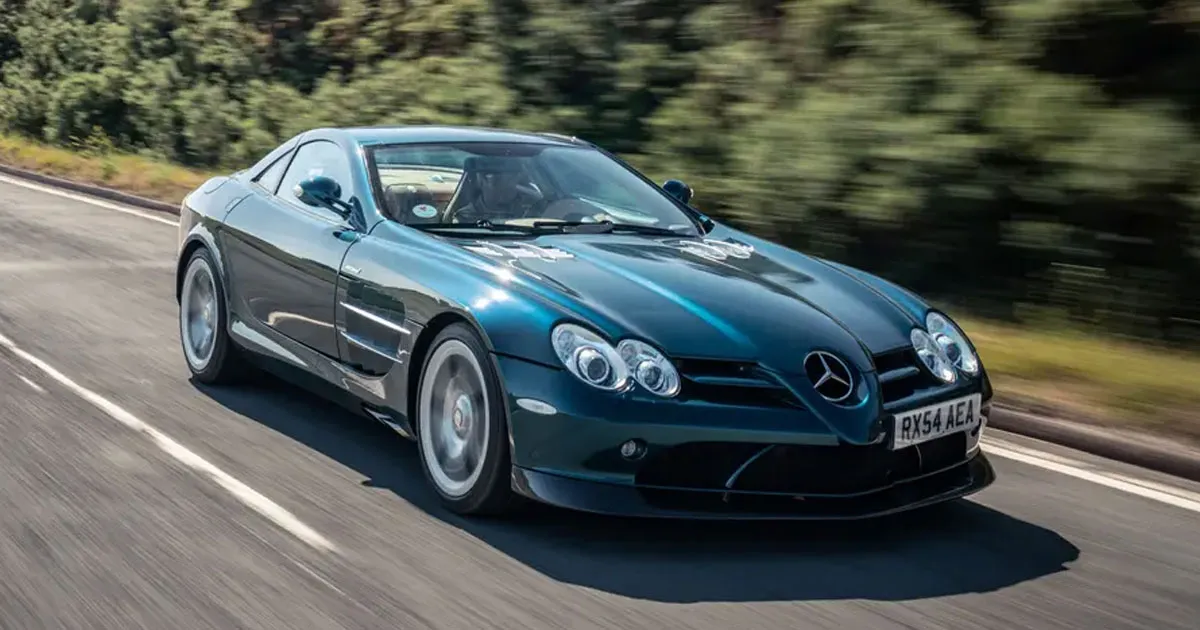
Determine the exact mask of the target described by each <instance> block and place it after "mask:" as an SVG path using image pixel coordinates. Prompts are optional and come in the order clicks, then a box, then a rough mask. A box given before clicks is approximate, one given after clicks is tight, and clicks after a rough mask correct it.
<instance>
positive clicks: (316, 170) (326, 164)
mask: <svg viewBox="0 0 1200 630" xmlns="http://www.w3.org/2000/svg"><path fill="white" fill-rule="evenodd" d="M316 175H324V176H326V177H329V178H332V179H333V181H335V182H337V183H338V184H341V186H342V200H343V201H345V200H349V198H350V162H349V161H348V160H347V159H346V154H345V153H343V152H342V149H341V147H339V146H338V145H336V144H334V143H332V142H329V141H328V140H317V141H315V142H310V143H308V144H306V145H304V146H302V147H300V148H299V149H298V150H297V151H296V159H294V160H292V164H291V166H289V167H288V170H287V174H286V175H284V176H283V179H282V181H281V182H280V185H279V192H278V193H277V194H278V195H279V197H280V198H282V199H284V200H286V201H288V202H289V203H294V204H296V205H298V206H302V207H306V208H307V207H308V206H305V205H304V203H303V202H301V201H300V200H299V199H297V198H296V195H295V194H294V193H293V192H292V191H293V190H294V189H295V188H296V184H299V183H300V182H302V181H304V180H306V179H308V178H310V177H313V176H316Z"/></svg>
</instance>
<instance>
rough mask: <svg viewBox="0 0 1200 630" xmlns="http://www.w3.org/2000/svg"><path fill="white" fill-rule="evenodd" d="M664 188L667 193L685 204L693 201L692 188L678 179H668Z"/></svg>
mask: <svg viewBox="0 0 1200 630" xmlns="http://www.w3.org/2000/svg"><path fill="white" fill-rule="evenodd" d="M662 187H663V190H665V191H667V194H668V195H671V196H672V197H674V198H676V199H678V200H680V201H682V202H683V203H689V202H690V201H691V200H692V188H691V186H688V185H687V184H685V183H683V182H682V181H680V180H678V179H668V180H667V181H666V183H664V184H663V186H662Z"/></svg>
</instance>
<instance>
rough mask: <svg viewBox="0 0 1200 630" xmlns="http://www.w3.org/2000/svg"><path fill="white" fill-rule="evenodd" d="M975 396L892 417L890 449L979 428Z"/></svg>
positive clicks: (979, 397)
mask: <svg viewBox="0 0 1200 630" xmlns="http://www.w3.org/2000/svg"><path fill="white" fill-rule="evenodd" d="M982 398H983V397H982V396H981V395H979V394H971V395H970V396H964V397H962V398H955V399H953V400H947V401H945V402H940V403H937V404H936V405H929V406H926V407H919V408H917V409H910V410H909V411H902V412H900V413H898V414H896V417H895V421H894V423H895V424H894V425H893V428H892V449H893V450H898V449H902V448H905V447H909V446H912V445H914V444H920V443H922V442H928V441H930V440H936V439H938V438H940V437H943V436H946V435H950V434H952V433H959V432H961V431H974V430H975V429H976V428H978V427H979V424H980V421H981V418H980V416H979V404H980V402H981V401H982Z"/></svg>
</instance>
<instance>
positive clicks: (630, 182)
mask: <svg viewBox="0 0 1200 630" xmlns="http://www.w3.org/2000/svg"><path fill="white" fill-rule="evenodd" d="M372 157H373V160H372V162H373V169H374V172H373V173H372V177H374V178H375V179H376V181H377V182H378V184H379V188H380V190H382V191H383V200H382V202H383V203H382V205H383V208H384V210H385V213H386V214H387V216H388V218H389V219H392V220H393V221H397V222H399V223H404V224H406V225H411V226H413V227H416V228H426V229H432V228H469V229H491V230H497V229H499V230H517V231H521V230H525V231H528V230H530V229H538V230H543V229H553V228H554V227H556V226H562V227H565V226H581V227H583V226H586V224H593V223H594V224H597V226H595V227H610V228H611V227H616V228H621V229H640V230H642V231H646V232H664V233H665V232H675V233H679V234H695V233H696V232H697V228H696V224H695V223H694V222H693V220H692V219H691V218H690V217H689V216H688V215H687V214H686V213H685V212H684V211H683V210H681V209H680V208H679V206H677V205H676V204H675V203H674V202H673V201H672V200H671V199H670V198H668V197H667V195H666V193H664V192H663V191H662V190H661V189H659V188H657V187H656V186H654V185H653V184H651V183H649V182H647V181H646V180H644V179H642V178H641V177H639V176H638V175H637V174H635V173H634V172H632V171H631V170H629V169H628V168H627V167H625V166H624V165H623V164H621V163H620V162H618V161H616V160H614V159H612V158H611V157H609V156H608V155H606V154H605V153H603V152H601V151H598V150H596V149H594V148H589V147H575V146H562V145H545V144H533V143H483V142H460V143H443V144H406V145H388V146H381V147H377V148H374V149H372ZM587 227H588V228H591V227H592V226H587ZM589 231H594V229H590V230H589Z"/></svg>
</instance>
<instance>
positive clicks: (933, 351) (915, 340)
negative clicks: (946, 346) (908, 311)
mask: <svg viewBox="0 0 1200 630" xmlns="http://www.w3.org/2000/svg"><path fill="white" fill-rule="evenodd" d="M910 337H911V339H912V345H913V349H914V350H916V351H917V356H918V357H920V359H921V363H924V364H925V367H927V368H929V371H930V372H933V375H934V376H936V377H938V379H940V380H941V381H942V382H944V383H953V382H954V379H955V378H957V374H956V373H955V371H954V362H953V361H951V360H950V357H948V356H946V352H945V351H944V350H942V348H941V346H939V345H938V344H937V342H935V341H934V340H933V337H931V336H930V335H929V333H927V332H925V331H924V330H921V329H920V328H914V329H913V331H912V334H911V335H910Z"/></svg>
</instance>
